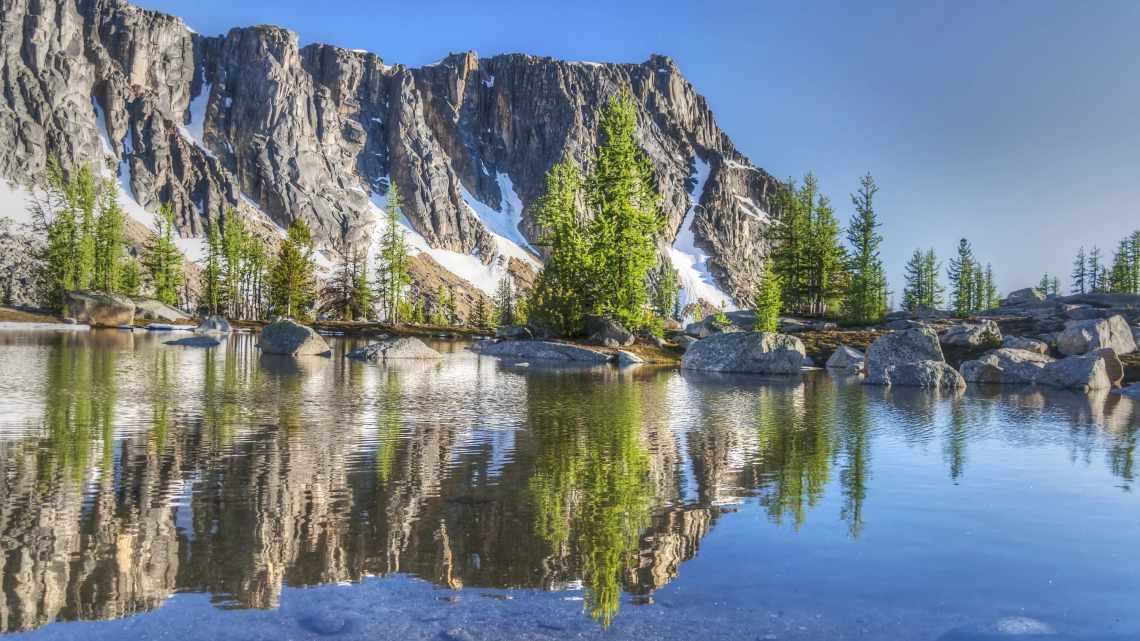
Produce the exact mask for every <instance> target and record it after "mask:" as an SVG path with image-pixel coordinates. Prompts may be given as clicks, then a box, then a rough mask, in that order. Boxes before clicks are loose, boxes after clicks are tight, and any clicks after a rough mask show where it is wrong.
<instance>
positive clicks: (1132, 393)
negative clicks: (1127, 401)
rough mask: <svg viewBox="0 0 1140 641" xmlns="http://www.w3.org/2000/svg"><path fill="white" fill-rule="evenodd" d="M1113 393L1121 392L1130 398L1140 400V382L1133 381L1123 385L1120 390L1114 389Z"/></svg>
mask: <svg viewBox="0 0 1140 641" xmlns="http://www.w3.org/2000/svg"><path fill="white" fill-rule="evenodd" d="M1112 393H1113V394H1120V395H1121V396H1127V397H1128V398H1134V399H1136V400H1140V383H1133V384H1131V385H1129V386H1127V387H1122V388H1120V389H1118V390H1113V391H1112Z"/></svg>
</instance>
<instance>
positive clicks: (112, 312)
mask: <svg viewBox="0 0 1140 641" xmlns="http://www.w3.org/2000/svg"><path fill="white" fill-rule="evenodd" d="M64 315H65V316H68V317H71V318H74V319H75V320H76V321H78V322H80V323H87V324H88V325H91V326H93V327H118V326H119V325H130V324H132V323H134V322H135V303H134V301H132V300H131V299H130V298H129V297H127V296H123V295H122V294H108V293H105V292H95V291H89V290H83V291H73V292H67V294H66V299H65V302H64Z"/></svg>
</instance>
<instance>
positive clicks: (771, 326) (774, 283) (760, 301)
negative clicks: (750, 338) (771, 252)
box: [756, 259, 783, 332]
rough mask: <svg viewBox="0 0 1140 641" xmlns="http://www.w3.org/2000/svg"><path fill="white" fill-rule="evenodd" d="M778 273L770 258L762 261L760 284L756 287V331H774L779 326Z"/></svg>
mask: <svg viewBox="0 0 1140 641" xmlns="http://www.w3.org/2000/svg"><path fill="white" fill-rule="evenodd" d="M780 289H781V284H780V275H779V274H778V273H776V270H775V268H774V267H773V264H772V260H771V259H766V260H765V261H764V266H763V272H762V273H761V275H760V285H759V286H758V287H757V288H756V331H759V332H774V331H777V330H778V329H779V327H780V309H781V308H782V306H783V301H782V300H781V299H780Z"/></svg>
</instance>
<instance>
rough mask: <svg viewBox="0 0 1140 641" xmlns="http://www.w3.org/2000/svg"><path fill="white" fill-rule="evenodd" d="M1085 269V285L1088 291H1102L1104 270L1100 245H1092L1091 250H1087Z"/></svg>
mask: <svg viewBox="0 0 1140 641" xmlns="http://www.w3.org/2000/svg"><path fill="white" fill-rule="evenodd" d="M1087 269H1088V272H1087V273H1086V274H1085V285H1086V286H1087V287H1088V288H1089V291H1090V292H1094V293H1099V292H1103V291H1104V288H1105V282H1104V281H1105V278H1104V276H1105V272H1106V270H1105V267H1104V259H1103V255H1102V254H1101V251H1100V247H1096V246H1094V247H1093V248H1092V251H1090V252H1089V257H1088V263H1087Z"/></svg>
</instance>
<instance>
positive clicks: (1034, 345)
mask: <svg viewBox="0 0 1140 641" xmlns="http://www.w3.org/2000/svg"><path fill="white" fill-rule="evenodd" d="M1001 346H1002V347H1005V348H1008V349H1023V350H1025V351H1027V352H1036V353H1038V354H1048V353H1049V344H1048V343H1046V342H1045V341H1041V340H1037V339H1036V338H1027V337H1023V336H1006V337H1004V338H1002V341H1001Z"/></svg>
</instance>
